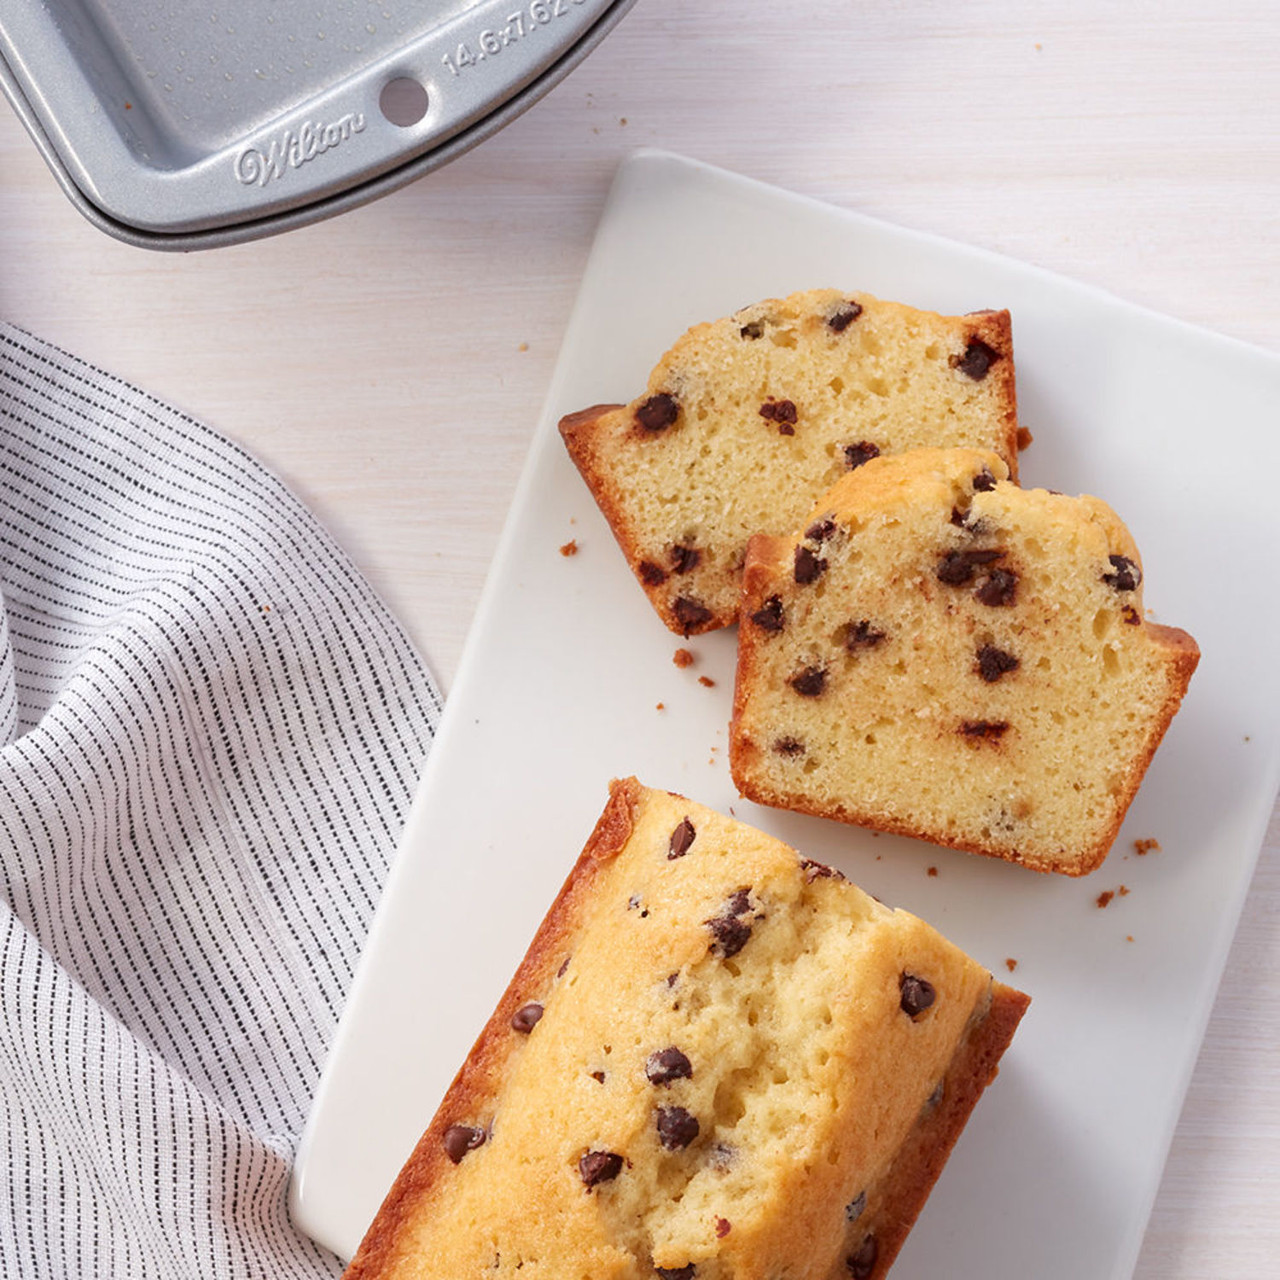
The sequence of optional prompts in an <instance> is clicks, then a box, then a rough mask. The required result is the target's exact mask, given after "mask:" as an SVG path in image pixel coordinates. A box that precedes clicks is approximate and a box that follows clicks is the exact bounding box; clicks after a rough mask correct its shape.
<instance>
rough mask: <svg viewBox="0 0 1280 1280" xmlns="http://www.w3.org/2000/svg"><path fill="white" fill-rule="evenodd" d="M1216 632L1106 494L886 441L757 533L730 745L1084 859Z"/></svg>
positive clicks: (768, 778) (879, 811)
mask: <svg viewBox="0 0 1280 1280" xmlns="http://www.w3.org/2000/svg"><path fill="white" fill-rule="evenodd" d="M1197 658H1198V650H1197V649H1196V646H1195V643H1194V641H1193V640H1192V639H1191V637H1190V636H1188V635H1187V634H1186V633H1185V632H1183V631H1179V630H1176V629H1174V628H1170V627H1163V626H1159V625H1157V624H1154V623H1151V622H1149V621H1147V620H1146V618H1145V616H1144V610H1143V595H1142V567H1141V559H1140V557H1139V554H1138V550H1137V547H1136V546H1135V545H1134V543H1133V539H1132V538H1131V537H1130V535H1129V533H1128V530H1127V529H1126V528H1125V526H1124V525H1123V524H1122V523H1121V521H1120V520H1119V518H1118V517H1117V516H1116V515H1115V514H1114V512H1112V511H1111V509H1110V508H1109V507H1107V506H1106V504H1105V503H1103V502H1101V501H1100V500H1099V499H1096V498H1092V497H1088V496H1085V497H1079V498H1073V497H1067V496H1065V495H1062V494H1055V493H1050V492H1048V491H1045V490H1040V489H1037V490H1023V489H1020V488H1018V487H1017V486H1016V485H1014V484H1012V483H1010V482H1009V481H1008V480H1007V477H1006V470H1005V467H1004V464H1003V462H1002V461H1001V460H1000V459H999V458H997V457H995V456H994V455H993V454H990V453H985V452H982V451H974V450H920V451H916V452H913V453H910V454H904V455H900V456H898V457H895V458H878V459H875V460H873V461H872V462H870V463H868V464H867V465H866V466H864V467H862V468H860V469H859V470H858V471H857V472H855V473H853V474H851V475H850V476H848V477H847V478H845V479H844V480H842V481H841V482H840V483H839V484H837V485H836V486H835V487H834V488H833V489H832V490H831V491H830V492H829V493H828V494H826V495H825V496H824V497H822V498H821V499H820V500H819V503H818V505H817V506H816V507H815V508H814V509H813V510H812V511H811V512H810V513H809V515H808V516H807V517H806V519H805V520H804V521H803V522H801V527H799V528H798V529H797V530H796V531H795V532H794V533H793V534H792V535H791V536H789V537H787V538H761V539H759V540H757V541H756V542H754V543H753V544H752V548H751V552H750V555H749V558H748V566H747V570H746V580H745V583H744V592H743V598H742V626H741V631H740V635H739V664H738V677H737V689H736V694H735V714H734V727H733V730H732V733H731V746H730V751H731V761H732V766H733V772H734V778H735V780H736V781H737V783H738V786H739V788H740V789H741V790H742V791H744V792H745V793H746V794H747V795H749V796H751V797H752V798H753V799H756V800H760V801H762V802H764V803H768V804H774V805H779V806H782V807H785V808H795V809H802V810H805V811H807V812H811V813H818V814H823V815H826V816H829V817H835V818H842V819H845V820H847V821H852V822H860V823H865V824H867V825H869V826H873V827H877V828H880V829H882V830H889V831H897V832H901V833H903V834H908V835H915V836H920V837H923V838H925V839H928V840H932V841H935V842H937V843H941V844H947V845H953V846H956V847H958V848H963V849H969V850H972V851H974V852H979V853H989V854H994V855H997V856H1000V857H1005V858H1009V859H1011V860H1014V861H1019V862H1023V863H1026V864H1027V865H1029V866H1032V867H1035V868H1037V869H1040V870H1049V871H1060V872H1066V873H1069V874H1082V873H1084V872H1087V871H1090V870H1092V869H1093V868H1094V867H1095V866H1097V865H1098V863H1099V862H1100V861H1101V860H1102V859H1103V857H1105V854H1106V851H1107V849H1108V848H1109V847H1110V845H1111V843H1112V841H1113V840H1114V838H1115V835H1116V832H1117V831H1118V829H1119V826H1120V822H1121V820H1122V819H1123V817H1124V813H1125V810H1126V809H1127V807H1128V805H1129V803H1130V801H1131V799H1132V797H1133V795H1134V793H1135V792H1136V791H1137V788H1138V784H1139V782H1140V781H1141V778H1142V775H1143V773H1144V771H1145V769H1146V767H1147V764H1148V762H1149V761H1150V759H1151V756H1152V753H1153V752H1154V751H1155V749H1156V746H1157V744H1158V743H1159V741H1160V738H1161V736H1162V735H1163V733H1164V731H1165V729H1166V727H1167V726H1168V724H1169V721H1170V719H1171V717H1172V716H1173V714H1174V712H1175V711H1176V709H1177V707H1178V704H1179V702H1180V700H1181V698H1182V696H1183V693H1184V692H1185V690H1186V687H1187V682H1188V680H1189V679H1190V676H1191V673H1192V671H1193V669H1194V667H1195V664H1196V660H1197Z"/></svg>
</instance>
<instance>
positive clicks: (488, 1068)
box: [343, 778, 643, 1280]
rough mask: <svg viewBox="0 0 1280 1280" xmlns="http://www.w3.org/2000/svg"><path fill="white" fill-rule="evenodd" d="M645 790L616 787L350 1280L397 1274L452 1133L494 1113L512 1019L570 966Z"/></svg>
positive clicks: (633, 784)
mask: <svg viewBox="0 0 1280 1280" xmlns="http://www.w3.org/2000/svg"><path fill="white" fill-rule="evenodd" d="M642 791H643V788H642V787H641V786H640V783H639V782H637V781H636V779H635V778H625V779H623V780H622V781H614V782H611V783H610V784H609V802H608V804H607V805H606V806H605V809H604V812H603V813H602V814H601V815H600V818H599V820H598V821H597V823H596V825H595V829H594V830H593V831H592V833H591V836H590V838H589V839H588V840H587V843H586V846H585V847H584V848H583V850H582V853H581V855H580V856H579V858H578V860H577V861H576V862H575V863H574V865H573V869H572V870H571V871H570V872H569V875H568V877H567V879H566V880H565V882H564V884H563V886H562V887H561V889H560V892H559V894H558V895H557V896H556V899H555V902H553V903H552V905H551V909H550V910H549V911H548V912H547V915H546V917H545V918H544V920H543V922H542V924H541V925H540V926H539V928H538V932H537V933H536V934H535V935H534V939H533V941H532V942H531V943H530V944H529V950H528V951H527V952H526V953H525V957H524V959H523V961H521V963H520V967H519V968H518V969H517V970H516V973H515V977H513V978H512V979H511V982H510V984H509V985H508V987H507V989H506V991H505V992H504V993H503V996H502V999H501V1000H499V1001H498V1007H497V1008H496V1009H495V1010H494V1012H493V1016H492V1017H491V1018H490V1019H489V1021H488V1022H487V1023H485V1026H484V1029H483V1030H482V1031H481V1032H480V1035H479V1038H478V1039H477V1040H476V1043H475V1045H474V1046H473V1048H472V1050H471V1052H470V1054H468V1056H467V1059H466V1061H465V1062H464V1063H463V1065H462V1067H461V1069H460V1070H459V1071H458V1074H457V1075H456V1076H455V1077H454V1079H453V1083H452V1084H451V1085H450V1086H449V1089H448V1091H447V1092H446V1094H445V1096H444V1100H443V1101H442V1102H441V1104H440V1107H439V1109H438V1110H437V1112H436V1114H435V1118H434V1119H433V1120H432V1121H431V1124H430V1125H429V1126H428V1127H427V1131H426V1132H425V1133H424V1134H423V1135H422V1137H421V1138H420V1139H419V1140H418V1144H417V1146H415V1147H414V1149H413V1153H412V1154H411V1155H410V1157H409V1159H408V1161H407V1162H406V1163H405V1165H404V1168H403V1169H401V1171H400V1174H399V1176H398V1177H397V1178H396V1180H395V1182H394V1183H393V1184H392V1187H391V1190H390V1191H389V1192H387V1195H386V1198H385V1199H384V1200H383V1202H382V1207H381V1208H380V1209H379V1210H378V1213H377V1216H376V1217H375V1218H374V1220H373V1223H372V1225H371V1226H370V1227H369V1229H368V1231H367V1232H366V1233H365V1237H364V1239H363V1240H362V1241H361V1242H360V1247H359V1249H358V1250H357V1251H356V1255H355V1257H354V1258H352V1259H351V1262H350V1264H349V1266H348V1267H347V1269H346V1271H345V1272H344V1273H343V1280H373V1277H376V1276H379V1275H382V1274H383V1273H384V1272H385V1271H386V1270H387V1269H388V1267H389V1265H390V1261H391V1259H392V1258H393V1257H394V1256H395V1254H396V1252H397V1246H398V1236H399V1233H400V1231H401V1229H402V1227H404V1226H405V1225H406V1224H407V1223H408V1222H409V1221H410V1220H411V1219H412V1218H413V1217H414V1216H415V1215H417V1214H419V1213H420V1212H421V1211H422V1206H423V1204H424V1203H425V1202H427V1201H428V1200H429V1199H430V1197H431V1195H432V1193H433V1191H434V1189H435V1185H436V1182H437V1179H438V1178H439V1176H440V1174H441V1173H442V1172H444V1171H446V1170H447V1169H448V1168H449V1167H450V1165H449V1158H448V1156H447V1155H446V1154H445V1150H444V1145H443V1143H444V1133H445V1130H446V1129H448V1128H449V1126H450V1125H453V1124H475V1123H477V1122H479V1121H481V1120H483V1119H484V1118H485V1116H486V1114H487V1113H488V1112H489V1110H490V1108H491V1107H492V1105H493V1102H494V1099H495V1098H496V1096H497V1094H498V1091H499V1088H500V1086H501V1082H502V1078H503V1075H504V1074H505V1068H506V1067H507V1065H508V1064H509V1062H510V1060H511V1058H512V1057H513V1055H514V1054H515V1053H517V1052H518V1051H519V1049H520V1048H521V1047H522V1045H523V1044H524V1038H523V1037H521V1036H519V1035H516V1034H514V1033H513V1032H512V1029H511V1017H512V1015H513V1014H514V1013H515V1012H516V1010H517V1009H519V1008H521V1007H522V1006H523V1005H524V1004H526V1003H527V1002H528V1001H529V1000H531V999H534V998H536V997H537V996H538V995H539V994H540V993H542V992H545V991H546V990H547V989H548V988H549V987H550V986H551V984H552V982H553V981H554V980H555V978H556V976H557V974H558V972H559V970H560V968H561V966H562V965H563V964H564V963H565V961H566V960H567V959H568V958H569V953H570V950H571V947H570V943H571V940H572V938H573V935H574V932H575V929H576V928H577V925H578V922H579V919H580V917H581V915H582V912H583V910H584V907H585V904H586V902H587V900H588V898H589V896H590V894H591V892H592V888H593V886H594V883H595V880H596V878H597V876H598V875H599V874H600V872H601V870H602V868H604V867H605V866H606V865H607V864H608V863H609V862H610V861H611V860H612V859H613V858H615V857H616V856H617V855H618V853H619V852H620V851H621V850H622V848H623V847H624V846H625V845H626V843H627V840H628V839H629V838H630V836H631V830H632V825H633V822H634V817H635V812H636V807H637V805H638V804H639V800H640V796H641V793H642Z"/></svg>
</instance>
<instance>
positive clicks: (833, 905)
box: [347, 779, 1027, 1280]
mask: <svg viewBox="0 0 1280 1280" xmlns="http://www.w3.org/2000/svg"><path fill="white" fill-rule="evenodd" d="M1026 1005H1027V998H1026V997H1025V996H1024V995H1022V994H1021V993H1020V992H1017V991H1014V990H1012V989H1010V988H1008V987H1006V986H1003V985H1001V984H1000V983H998V982H995V981H994V980H993V979H992V977H991V974H990V973H988V972H987V970H986V969H984V968H983V967H982V966H981V965H979V964H977V963H976V962H975V961H973V960H971V959H970V958H969V957H967V956H966V955H965V954H964V953H963V952H961V951H959V950H958V949H957V948H956V947H954V946H952V945H951V944H950V943H948V942H947V941H946V940H945V939H944V938H942V937H941V936H939V935H938V934H937V933H936V932H935V931H934V930H933V929H932V928H930V926H928V925H927V924H925V923H924V922H923V921H921V920H919V919H917V918H916V917H914V916H912V915H910V914H908V913H907V912H905V911H901V910H896V911H895V910H893V909H891V908H889V907H887V906H883V905H881V904H880V903H879V902H877V901H876V900H875V899H874V898H872V897H870V896H869V895H867V894H865V893H863V892H862V891H861V890H859V889H857V888H855V887H854V886H853V885H852V884H850V883H848V882H847V881H846V880H845V879H844V878H843V877H842V876H841V875H839V874H838V873H837V872H835V871H833V870H831V869H830V868H828V867H825V866H822V865H820V864H817V863H813V862H808V861H805V860H803V859H802V858H800V856H799V855H798V854H797V853H796V852H795V851H794V850H793V849H791V848H790V847H789V846H787V845H785V844H783V843H782V842H781V841H779V840H776V839H774V838H772V837H770V836H767V835H765V834H763V833H761V832H759V831H756V830H753V829H752V828H750V827H748V826H745V825H744V824H742V823H739V822H737V821H734V820H733V819H731V818H726V817H723V816H721V815H720V814H718V813H715V812H713V811H712V810H710V809H706V808H703V807H702V806H699V805H696V804H693V803H692V802H690V801H689V800H686V799H684V798H683V797H680V796H678V795H673V794H671V793H668V792H664V791H653V790H648V789H646V788H644V787H642V786H641V785H640V784H639V783H637V782H636V781H635V780H634V779H631V780H627V781H624V782H619V783H614V784H613V786H612V789H611V796H610V800H609V803H608V806H607V807H606V809H605V811H604V814H603V816H602V817H601V818H600V820H599V822H598V824H597V825H596V828H595V831H594V832H593V834H592V836H591V838H590V840H589V841H588V843H587V846H586V848H585V849H584V851H583V853H582V855H581V857H580V858H579V860H578V862H577V864H576V865H575V866H574V868H573V871H572V872H571V874H570V876H569V878H568V880H567V882H566V883H565V885H564V888H563V889H562V891H561V893H560V895H559V897H558V898H557V899H556V901H555V903H554V904H553V906H552V907H551V910H550V912H549V913H548V915H547V916H546V918H545V920H544V921H543V924H542V926H541V928H540V929H539V930H538V932H537V935H536V937H535V938H534V940H533V943H532V945H531V947H530V949H529V951H528V954H527V955H526V957H525V959H524V962H523V963H522V964H521V966H520V968H519V970H518V972H517V973H516V975H515V978H514V980H513V981H512V983H511V986H510V987H509V988H508V990H507V992H506V994H505V995H504V997H503V998H502V1000H501V1001H500V1003H499V1005H498V1008H497V1010H496V1011H495V1013H494V1015H493V1017H492V1018H491V1019H490V1021H489V1023H488V1024H487V1026H486V1027H485V1029H484V1031H483V1033H482V1034H481V1036H480V1038H479V1040H478V1042H477V1043H476V1045H475V1047H474V1049H473V1050H472V1052H471V1054H470V1055H469V1057H468V1058H467V1060H466V1062H465V1063H464V1064H463V1066H462V1069H461V1070H460V1071H459V1073H458V1075H457V1077H456V1079H455V1080H454V1083H453V1085H452V1086H451V1088H450V1089H449V1091H448V1093H447V1094H446V1096H445V1098H444V1101H443V1103H442V1104H441V1106H440V1109H439V1111H438V1113H437V1115H436V1117H435V1119H434V1120H433V1122H432V1123H431V1125H430V1127H429V1128H428V1130H427V1132H426V1133H425V1134H424V1135H423V1137H422V1139H421V1140H420V1142H419V1143H418V1145H417V1147H416V1149H415V1150H414V1152H413V1154H412V1156H411V1157H410V1159H409V1161H408V1163H407V1164H406V1165H405V1167H404V1169H403V1171H402V1172H401V1174H400V1176H399V1177H398V1178H397V1180H396V1182H395V1185H394V1186H393V1187H392V1189H391V1191H390V1193H389V1194H388V1196H387V1198H386V1201H385V1202H384V1204H383V1206H382V1208H381V1210H380V1211H379V1213H378V1215H377V1218H376V1219H375V1221H374V1222H373V1224H372V1226H371V1227H370V1228H369V1231H368V1233H367V1235H366V1236H365V1239H364V1241H363V1243H362V1244H361V1246H360V1249H359V1251H358V1253H357V1254H356V1257H355V1258H354V1259H353V1261H352V1262H351V1265H350V1267H349V1269H348V1271H347V1280H390V1278H391V1277H397V1278H407V1277H414V1278H415V1280H428V1278H431V1280H436V1278H438V1280H469V1278H471V1277H476V1278H478V1277H482V1276H483V1277H493V1276H512V1277H514V1276H516V1275H519V1277H520V1280H537V1278H543V1280H588V1278H589V1280H641V1278H644V1280H649V1278H651V1277H654V1276H657V1277H665V1278H666V1280H694V1278H695V1277H696V1280H731V1278H732V1280H765V1278H773V1277H779V1278H780V1277H787V1278H789V1280H800V1278H801V1277H814V1278H817V1280H827V1278H831V1280H835V1277H840V1278H841V1280H848V1278H849V1277H850V1276H852V1277H854V1280H872V1278H873V1277H880V1276H883V1275H884V1274H885V1272H886V1270H887V1269H888V1267H889V1265H890V1264H891V1262H892V1260H893V1258H894V1255H895V1254H896V1253H897V1251H898V1249H899V1247H900V1246H901V1244H902V1242H903V1240H904V1238H905V1236H906V1234H907V1232H908V1231H909V1230H910V1228H911V1225H912V1223H913V1221H914V1220H915V1218H916V1215H917V1214H918V1213H919V1211H920V1209H921V1207H922V1205H923V1203H924V1201H925V1198H926V1197H927V1195H928V1193H929V1190H930V1188H931V1186H932V1184H933V1182H934V1180H935V1179H936V1178H937V1176H938V1174H939V1172H940V1171H941V1168H942V1165H943V1163H944V1162H945V1160H946V1157H947V1154H948V1152H949V1151H950V1149H951V1146H952V1144H953V1143H954V1142H955V1140H956V1138H957V1136H958V1135H959V1133H960V1130H961V1129H962V1128H963V1126H964V1123H965V1121H966V1119H967V1118H968V1115H969V1113H970V1111H971V1109H972V1108H973V1106H974V1104H975V1102H976V1101H977V1099H978V1096H979V1095H980V1094H981V1092H982V1091H983V1089H984V1088H985V1087H986V1085H987V1084H988V1083H989V1082H990V1081H991V1080H992V1079H993V1077H994V1076H995V1074H996V1067H997V1063H998V1060H999V1058H1000V1056H1001V1054H1002V1052H1003V1051H1004V1049H1005V1047H1006V1045H1007V1044H1008V1043H1009V1040H1010V1038H1011V1036H1012V1035H1013V1032H1014V1029H1015V1028H1016V1026H1017V1023H1018V1020H1019V1019H1020V1018H1021V1016H1022V1014H1023V1012H1024V1010H1025V1008H1026Z"/></svg>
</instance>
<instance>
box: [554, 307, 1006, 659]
mask: <svg viewBox="0 0 1280 1280" xmlns="http://www.w3.org/2000/svg"><path fill="white" fill-rule="evenodd" d="M560 431H561V434H562V435H563V437H564V441H565V444H566V445H567V446H568V449H569V453H570V455H571V456H572V458H573V460H574V462H575V463H576V464H577V466H578V469H579V470H580V471H581V472H582V475H583V477H584V478H585V480H586V482H587V484H588V485H589V486H590V488H591V491H592V493H593V494H594V496H595V499H596V501H597V502H598V503H599V505H600V508H601V510H602V511H603V512H604V515H605V517H606V518H607V519H608V521H609V524H610V525H611V526H612V528H613V532H614V536H615V537H616V538H617V540H618V543H619V545H620V546H621V548H622V550H623V553H624V554H625V555H626V557H627V560H628V561H629V563H630V565H631V568H632V570H633V572H634V573H635V574H636V576H637V577H638V578H639V580H640V583H641V585H642V586H643V587H644V589H645V591H646V592H647V593H648V595H649V599H650V600H651V601H652V602H653V605H654V608H655V609H657V611H658V613H659V615H660V616H661V617H662V620H663V621H664V622H665V623H666V624H667V626H668V627H670V628H671V630H672V631H676V632H679V633H680V634H681V635H686V636H687V635H693V634H696V633H698V632H703V631H710V630H714V629H715V628H717V627H725V626H728V625H729V624H730V623H731V622H733V621H734V619H735V618H736V616H737V603H738V583H739V580H740V578H741V571H742V562H743V555H744V553H745V550H746V544H747V539H748V538H750V537H751V535H752V534H755V533H772V534H784V533H786V532H788V531H789V530H790V529H791V528H793V527H794V526H795V525H796V524H797V523H798V522H799V521H800V519H801V518H802V517H803V516H804V513H805V512H806V511H807V510H808V509H809V507H810V505H811V504H812V503H813V502H814V501H816V500H817V498H818V496H819V495H820V494H821V493H823V492H824V491H825V490H826V489H828V488H829V487H830V486H831V485H832V484H834V483H835V481H836V480H837V479H838V478H839V477H840V476H841V475H842V474H844V473H845V472H846V471H849V470H852V469H853V468H855V467H858V466H860V465H862V463H864V462H865V461H866V460H867V459H868V458H873V457H875V456H877V455H878V454H888V453H897V452H899V451H901V450H903V449H910V448H915V447H917V446H920V445H973V446H980V447H983V448H988V449H993V450H995V452H996V453H998V454H1000V456H1001V457H1002V458H1003V459H1004V461H1005V463H1006V464H1007V465H1008V466H1009V468H1010V469H1011V470H1013V469H1015V468H1016V466H1017V432H1018V423H1017V405H1016V397H1015V393H1014V375H1013V341H1012V336H1011V332H1010V326H1009V313H1008V312H1007V311H982V312H976V313H975V314H973V315H968V316H941V315H935V314H933V313H932V312H927V311H916V310H913V309H912V308H911V307H905V306H900V305H899V304H897V303H893V302H882V301H879V300H878V299H876V298H873V297H871V296H870V295H869V294H865V293H840V292H837V291H836V290H834V289H814V290H811V291H809V292H807V293H797V294H793V295H792V296H791V297H789V298H783V299H769V300H768V301H766V302H760V303H757V304H756V305H755V306H751V307H747V308H746V309H745V310H743V311H739V312H738V313H737V314H735V315H732V316H728V317H726V318H725V319H722V320H716V321H714V322H713V323H710V324H700V325H698V326H696V327H695V328H693V329H690V330H689V332H688V333H686V334H685V335H684V337H683V338H681V339H680V340H679V342H677V343H676V345H675V346H674V347H672V349H671V350H670V351H668V352H667V354H666V355H665V356H663V358H662V360H661V361H659V363H658V365H657V367H656V368H655V369H654V370H653V372H652V373H651V374H650V376H649V386H648V389H647V391H646V392H645V393H644V394H643V395H642V396H640V397H639V398H638V399H636V400H633V401H632V402H631V404H629V405H626V406H622V405H597V406H596V407H595V408H592V409H587V410H584V411H583V412H581V413H575V414H571V415H569V416H568V417H567V418H565V419H564V420H563V421H562V422H561V424H560Z"/></svg>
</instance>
